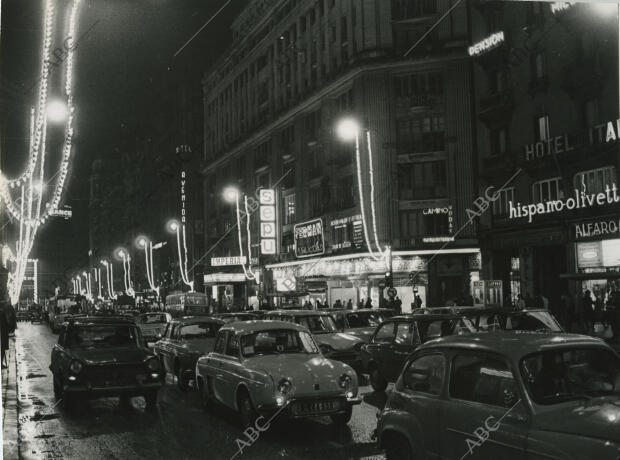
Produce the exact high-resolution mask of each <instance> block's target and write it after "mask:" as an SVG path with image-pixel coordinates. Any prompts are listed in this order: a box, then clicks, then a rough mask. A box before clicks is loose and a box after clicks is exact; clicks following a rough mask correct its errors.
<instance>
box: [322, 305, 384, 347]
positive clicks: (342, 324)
mask: <svg viewBox="0 0 620 460" xmlns="http://www.w3.org/2000/svg"><path fill="white" fill-rule="evenodd" d="M327 311H328V312H329V313H331V315H332V316H333V317H334V319H335V320H336V325H337V326H338V327H339V328H340V330H341V331H342V332H346V333H347V334H351V335H354V336H355V337H359V338H360V339H362V340H363V341H364V342H366V343H368V342H369V341H370V338H371V337H372V335H373V334H374V332H375V329H377V326H379V325H380V324H381V323H383V322H384V321H385V320H387V319H389V318H391V317H392V316H393V315H394V312H393V311H392V310H390V309H389V308H372V309H371V308H368V309H359V310H327Z"/></svg>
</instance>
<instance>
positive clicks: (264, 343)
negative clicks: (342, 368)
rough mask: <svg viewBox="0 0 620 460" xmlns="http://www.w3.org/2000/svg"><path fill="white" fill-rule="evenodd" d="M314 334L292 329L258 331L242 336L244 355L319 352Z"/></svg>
mask: <svg viewBox="0 0 620 460" xmlns="http://www.w3.org/2000/svg"><path fill="white" fill-rule="evenodd" d="M318 352H319V349H318V348H317V346H316V344H315V343H314V340H313V339H312V336H311V335H310V334H308V333H307V332H303V331H294V330H291V329H277V330H269V331H258V332H254V333H252V334H247V335H244V336H242V337H241V353H242V355H243V356H244V357H246V358H247V357H250V356H260V355H280V354H291V353H306V354H307V353H318Z"/></svg>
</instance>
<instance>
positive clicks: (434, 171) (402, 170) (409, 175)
mask: <svg viewBox="0 0 620 460" xmlns="http://www.w3.org/2000/svg"><path fill="white" fill-rule="evenodd" d="M398 166H399V167H398V198H399V199H401V200H422V199H429V198H442V197H446V196H448V186H447V185H448V183H447V181H448V178H447V171H446V169H447V168H446V161H445V160H439V161H425V162H419V163H405V164H400V165H398Z"/></svg>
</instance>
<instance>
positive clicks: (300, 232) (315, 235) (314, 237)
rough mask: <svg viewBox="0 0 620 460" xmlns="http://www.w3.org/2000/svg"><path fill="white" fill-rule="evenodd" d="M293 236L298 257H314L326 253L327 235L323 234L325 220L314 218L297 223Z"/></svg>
mask: <svg viewBox="0 0 620 460" xmlns="http://www.w3.org/2000/svg"><path fill="white" fill-rule="evenodd" d="M293 237H294V239H295V256H296V257H298V258H301V257H312V256H318V255H321V254H325V237H324V234H323V221H322V220H321V219H313V220H310V221H308V222H304V223H301V224H297V225H295V227H294V229H293Z"/></svg>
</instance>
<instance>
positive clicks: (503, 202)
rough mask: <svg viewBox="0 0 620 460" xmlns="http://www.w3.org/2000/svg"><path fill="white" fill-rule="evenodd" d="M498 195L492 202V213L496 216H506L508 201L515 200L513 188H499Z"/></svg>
mask: <svg viewBox="0 0 620 460" xmlns="http://www.w3.org/2000/svg"><path fill="white" fill-rule="evenodd" d="M498 193H499V197H498V198H497V200H495V201H494V202H493V214H494V215H496V216H507V215H508V211H509V206H510V205H509V203H510V202H511V201H513V202H514V200H515V188H514V187H509V188H505V189H503V190H500V191H499V192H498Z"/></svg>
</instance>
